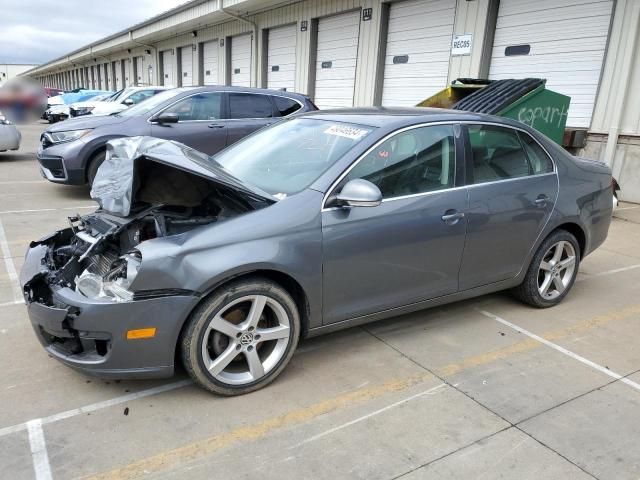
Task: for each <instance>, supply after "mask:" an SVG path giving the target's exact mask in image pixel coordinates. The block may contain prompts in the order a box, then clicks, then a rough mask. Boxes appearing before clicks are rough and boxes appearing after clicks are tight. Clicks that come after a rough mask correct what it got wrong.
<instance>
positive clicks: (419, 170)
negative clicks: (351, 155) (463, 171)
mask: <svg viewBox="0 0 640 480" xmlns="http://www.w3.org/2000/svg"><path fill="white" fill-rule="evenodd" d="M454 172H455V140H454V134H453V125H433V126H428V127H419V128H412V129H409V130H405V131H403V132H400V133H398V134H397V135H394V136H393V137H391V138H389V139H388V140H385V141H384V142H383V143H381V144H380V145H378V146H377V147H375V148H374V149H373V150H372V151H371V152H369V153H368V154H367V155H366V156H365V157H364V158H363V159H362V160H360V162H359V163H358V164H357V165H356V166H355V167H354V168H353V169H352V170H351V171H350V172H349V173H348V174H347V175H346V177H345V178H344V179H343V180H342V182H341V184H342V185H344V184H346V183H347V182H348V181H349V180H354V179H356V178H362V179H364V180H368V181H370V182H371V183H373V184H374V185H376V186H377V187H378V188H379V189H380V191H381V192H382V198H393V197H400V196H405V195H413V194H417V193H426V192H432V191H435V190H442V189H445V188H449V187H453V186H454V181H455V179H454Z"/></svg>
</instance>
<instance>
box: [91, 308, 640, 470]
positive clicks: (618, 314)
mask: <svg viewBox="0 0 640 480" xmlns="http://www.w3.org/2000/svg"><path fill="white" fill-rule="evenodd" d="M639 313H640V304H637V305H632V306H630V307H626V308H623V309H620V310H615V311H611V312H608V313H606V314H603V315H599V316H597V317H594V318H591V319H588V320H585V321H582V322H579V323H576V324H574V325H570V326H567V327H563V328H560V329H556V330H550V331H548V332H546V333H545V334H543V335H541V336H542V337H543V338H546V339H548V340H551V339H558V338H562V337H567V336H570V335H575V334H579V333H583V332H586V331H589V330H592V329H594V328H597V327H601V326H604V325H606V324H608V323H610V322H613V321H616V320H623V319H626V318H629V317H631V316H633V315H636V314H639ZM541 346H543V345H542V344H541V343H540V342H537V341H535V340H533V339H527V340H523V341H521V342H517V343H515V344H512V345H509V346H507V347H504V348H499V349H496V350H492V351H490V352H485V353H482V354H480V355H476V356H473V357H469V358H466V359H464V360H463V361H462V362H459V363H452V364H449V365H445V366H443V367H440V368H438V369H437V373H438V374H439V375H442V376H449V375H454V374H456V373H459V372H461V371H463V370H466V369H469V368H473V367H476V366H480V365H484V364H488V363H491V362H494V361H496V360H500V359H503V358H506V357H508V356H510V355H513V354H516V353H522V352H526V351H528V350H532V349H534V348H539V347H541ZM433 378H434V377H433V375H431V374H429V373H427V372H425V373H422V374H418V375H414V376H411V377H407V378H403V379H395V380H391V381H389V382H387V383H384V384H381V385H377V386H374V387H369V388H361V389H357V390H354V391H352V392H348V393H345V394H343V395H339V396H337V397H334V398H332V399H329V400H324V401H322V402H318V403H315V404H313V405H310V406H308V407H305V408H301V409H298V410H294V411H291V412H287V413H284V414H282V415H280V416H277V417H273V418H270V419H267V420H264V421H262V422H259V423H256V424H253V425H247V426H244V427H240V428H236V429H234V430H231V431H228V432H224V433H220V434H218V435H214V436H212V437H209V438H204V439H202V440H198V441H196V442H193V443H191V444H188V445H185V446H183V447H178V448H176V449H173V450H169V451H166V452H162V453H159V454H156V455H153V456H151V457H148V458H145V459H142V460H139V461H136V462H133V463H131V464H129V465H126V466H123V467H120V468H117V469H115V470H111V471H108V472H105V473H100V474H97V475H95V476H90V477H87V478H89V479H92V480H111V479H131V478H138V477H141V476H143V475H147V474H152V473H154V472H160V471H165V470H168V469H170V468H172V467H175V466H177V465H179V464H181V463H184V462H188V461H191V460H195V459H198V458H202V457H205V456H207V455H211V454H213V453H215V452H216V451H218V450H221V449H224V448H227V447H230V446H232V445H235V444H238V443H240V442H246V441H252V440H257V439H260V438H263V437H265V436H266V435H268V434H269V433H271V432H273V431H276V430H278V429H281V428H284V427H288V426H292V425H297V424H301V423H304V422H307V421H310V420H313V419H315V418H317V417H319V416H321V415H324V414H327V413H330V412H334V411H338V410H341V409H344V408H347V407H352V406H356V405H360V404H363V403H366V402H368V401H371V400H374V399H376V398H379V397H381V396H383V395H385V394H387V393H391V392H399V391H403V390H406V389H408V388H410V387H411V386H413V385H416V384H419V383H422V382H425V381H427V380H429V379H433Z"/></svg>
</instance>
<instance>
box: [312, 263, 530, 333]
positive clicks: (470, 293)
mask: <svg viewBox="0 0 640 480" xmlns="http://www.w3.org/2000/svg"><path fill="white" fill-rule="evenodd" d="M520 282H522V275H518V276H517V277H515V278H510V279H508V280H502V281H500V282H496V283H491V284H489V285H483V286H481V287H475V288H472V289H470V290H465V291H463V292H457V293H452V294H450V295H444V296H442V297H437V298H432V299H430V300H424V301H422V302H416V303H412V304H409V305H405V306H402V307H396V308H390V309H388V310H383V311H381V312H376V313H371V314H369V315H363V316H360V317H354V318H350V319H348V320H342V321H340V322H335V323H331V324H329V325H323V326H321V327H315V328H311V329H309V331H308V332H307V335H306V336H305V338H312V337H317V336H318V335H324V334H326V333H331V332H336V331H338V330H344V329H345V328H351V327H356V326H358V325H364V324H365V323H370V322H375V321H377V320H383V319H385V318H390V317H396V316H399V315H405V314H407V313H413V312H417V311H420V310H426V309H428V308H432V307H437V306H440V305H446V304H448V303H454V302H459V301H461V300H466V299H469V298H473V297H479V296H481V295H487V294H489V293H494V292H498V291H500V290H506V289H508V288H512V287H515V286H517V285H519V284H520Z"/></svg>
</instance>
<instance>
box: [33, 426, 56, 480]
mask: <svg viewBox="0 0 640 480" xmlns="http://www.w3.org/2000/svg"><path fill="white" fill-rule="evenodd" d="M27 428H28V430H29V446H30V447H31V457H32V458H33V470H34V472H35V474H36V480H51V479H52V478H53V477H52V476H51V465H49V455H48V454H47V443H46V442H45V440H44V431H43V430H42V420H41V419H39V418H38V419H36V420H31V421H30V422H28V423H27Z"/></svg>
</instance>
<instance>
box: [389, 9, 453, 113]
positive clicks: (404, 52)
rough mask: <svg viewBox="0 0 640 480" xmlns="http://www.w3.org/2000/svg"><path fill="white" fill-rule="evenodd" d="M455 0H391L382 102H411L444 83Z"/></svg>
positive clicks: (416, 100) (435, 90) (403, 103)
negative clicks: (396, 0)
mask: <svg viewBox="0 0 640 480" xmlns="http://www.w3.org/2000/svg"><path fill="white" fill-rule="evenodd" d="M455 16H456V2H455V0H406V1H402V2H397V3H392V4H391V6H390V10H389V28H388V33H387V45H386V54H385V61H384V83H383V88H382V105H387V106H402V107H406V106H414V105H416V104H418V103H420V102H421V101H422V100H424V99H425V98H428V97H430V96H431V95H433V94H435V93H437V92H439V91H440V90H442V89H443V88H445V87H446V86H447V79H448V76H449V57H450V50H451V38H452V35H453V22H454V20H455Z"/></svg>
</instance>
